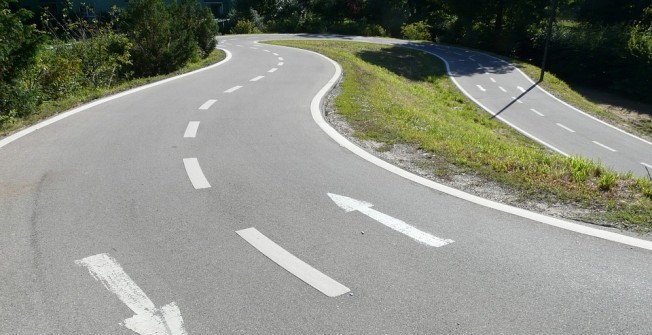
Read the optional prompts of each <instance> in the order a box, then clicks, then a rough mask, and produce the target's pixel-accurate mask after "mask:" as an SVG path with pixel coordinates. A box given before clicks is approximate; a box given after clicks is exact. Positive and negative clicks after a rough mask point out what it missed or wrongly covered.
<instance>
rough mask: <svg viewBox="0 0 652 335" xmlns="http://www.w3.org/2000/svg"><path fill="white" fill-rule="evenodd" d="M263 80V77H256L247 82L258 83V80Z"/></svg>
mask: <svg viewBox="0 0 652 335" xmlns="http://www.w3.org/2000/svg"><path fill="white" fill-rule="evenodd" d="M263 78H265V76H258V77H256V78H252V79H251V80H249V81H259V80H261V79H263Z"/></svg>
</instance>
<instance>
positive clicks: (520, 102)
mask: <svg viewBox="0 0 652 335" xmlns="http://www.w3.org/2000/svg"><path fill="white" fill-rule="evenodd" d="M512 100H516V102H518V103H519V104H522V103H523V101H521V100H519V99H516V97H512Z"/></svg>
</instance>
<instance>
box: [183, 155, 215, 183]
mask: <svg viewBox="0 0 652 335" xmlns="http://www.w3.org/2000/svg"><path fill="white" fill-rule="evenodd" d="M183 165H184V166H185V168H186V173H187V174H188V178H190V182H191V183H192V186H193V187H194V188H195V189H196V190H198V189H202V188H209V187H211V184H209V183H208V180H207V179H206V176H204V173H203V172H202V170H201V167H200V166H199V161H198V160H197V158H184V159H183Z"/></svg>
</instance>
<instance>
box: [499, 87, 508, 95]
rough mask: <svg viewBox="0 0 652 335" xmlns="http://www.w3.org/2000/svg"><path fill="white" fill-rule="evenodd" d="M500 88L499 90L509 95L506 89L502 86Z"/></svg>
mask: <svg viewBox="0 0 652 335" xmlns="http://www.w3.org/2000/svg"><path fill="white" fill-rule="evenodd" d="M498 88H499V89H500V90H501V91H503V92H505V93H507V90H506V89H504V88H503V87H502V86H498Z"/></svg>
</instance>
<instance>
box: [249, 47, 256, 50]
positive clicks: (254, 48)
mask: <svg viewBox="0 0 652 335" xmlns="http://www.w3.org/2000/svg"><path fill="white" fill-rule="evenodd" d="M249 49H253V50H258V48H256V47H249Z"/></svg>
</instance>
